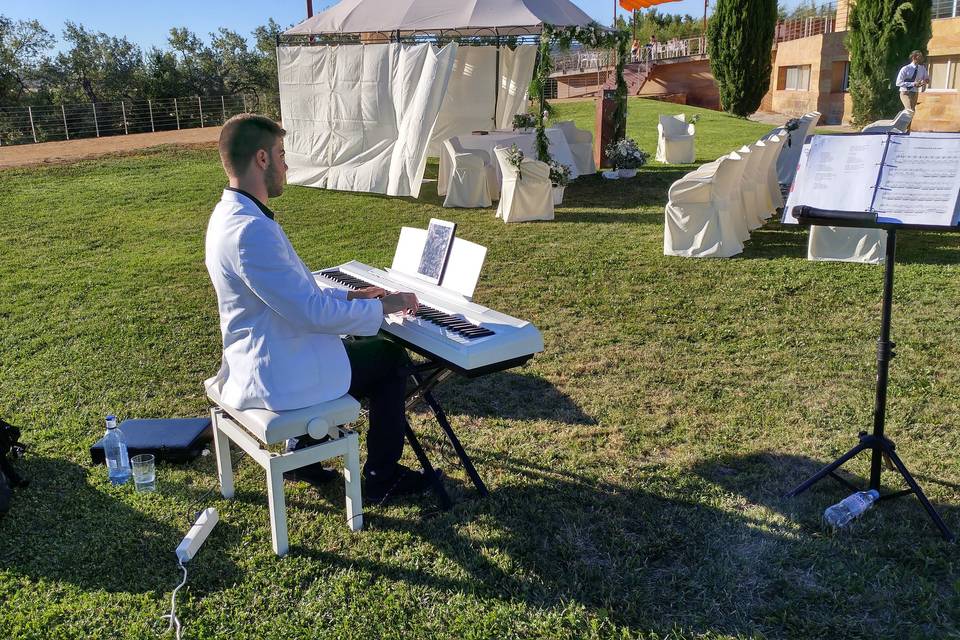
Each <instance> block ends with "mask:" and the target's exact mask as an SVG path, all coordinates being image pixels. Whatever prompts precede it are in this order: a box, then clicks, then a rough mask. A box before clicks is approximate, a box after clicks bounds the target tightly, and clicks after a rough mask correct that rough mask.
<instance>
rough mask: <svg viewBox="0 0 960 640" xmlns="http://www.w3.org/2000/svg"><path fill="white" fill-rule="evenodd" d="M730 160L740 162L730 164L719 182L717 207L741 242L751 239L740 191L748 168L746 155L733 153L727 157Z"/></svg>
mask: <svg viewBox="0 0 960 640" xmlns="http://www.w3.org/2000/svg"><path fill="white" fill-rule="evenodd" d="M727 159H728V160H739V161H740V162H733V163H728V164H727V166H728V169H727V173H726V174H725V179H724V180H721V181H720V182H717V183H716V185H715V189H716V190H717V206H718V207H719V211H720V220H721V222H723V223H724V224H726V225H727V226H728V227H730V228H731V230H732V231H733V232H734V233H736V234H737V237H738V238H740V242H746V241H747V240H749V239H750V226H749V225H748V224H747V217H746V215H745V214H744V211H743V197H742V196H741V194H740V190H741V189H742V188H743V171H744V169H746V167H747V162H746V157H745V155H741V154H740V153H739V152H737V151H732V152H730V153H729V154H728V155H727Z"/></svg>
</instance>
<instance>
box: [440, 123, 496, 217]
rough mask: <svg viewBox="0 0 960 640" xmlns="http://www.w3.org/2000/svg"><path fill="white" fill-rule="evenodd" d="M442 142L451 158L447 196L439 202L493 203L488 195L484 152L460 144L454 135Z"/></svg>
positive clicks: (469, 205) (477, 205)
mask: <svg viewBox="0 0 960 640" xmlns="http://www.w3.org/2000/svg"><path fill="white" fill-rule="evenodd" d="M443 146H444V147H445V148H446V150H447V154H448V155H449V156H450V159H451V161H452V162H451V166H450V175H449V177H448V179H447V197H446V198H445V199H444V201H443V206H445V207H465V208H483V207H489V206H490V205H491V204H493V201H492V199H491V197H490V186H489V182H490V180H489V173H488V170H487V166H488V164H489V162H488V161H489V156H487V153H486V152H485V151H483V150H474V151H467V150H466V149H464V148H463V147H462V146H460V144H459V143H458V142H457V140H456V138H450V139H448V140H444V141H443ZM484 156H486V158H484ZM491 169H492V165H491Z"/></svg>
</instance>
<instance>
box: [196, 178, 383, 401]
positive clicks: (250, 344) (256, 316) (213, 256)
mask: <svg viewBox="0 0 960 640" xmlns="http://www.w3.org/2000/svg"><path fill="white" fill-rule="evenodd" d="M206 264H207V271H208V272H209V273H210V279H211V280H212V281H213V288H214V289H215V290H216V292H217V304H218V306H219V310H220V331H221V333H222V334H223V360H222V362H221V366H220V372H219V373H218V374H217V375H216V376H214V377H213V378H210V379H209V380H207V381H206V384H207V386H208V387H209V386H210V385H218V391H219V393H220V397H221V398H222V399H223V401H224V402H225V403H226V404H228V405H230V406H232V407H236V408H237V409H249V408H254V407H258V408H265V409H270V410H273V411H283V410H287V409H299V408H301V407H307V406H310V405H314V404H318V403H321V402H326V401H328V400H332V399H334V398H339V397H340V396H342V395H343V394H345V393H346V392H347V390H348V389H349V388H350V361H349V360H348V359H347V353H346V350H345V349H344V347H343V343H342V342H341V340H340V335H345V334H350V335H359V336H366V335H375V334H376V333H377V331H378V330H379V329H380V323H381V322H382V320H383V306H382V305H381V303H380V301H379V300H376V299H372V300H351V301H348V300H347V299H346V292H345V291H343V290H338V289H334V288H324V287H321V286H319V285H318V284H317V282H316V280H314V278H313V275H312V274H311V273H310V270H309V269H308V268H307V267H306V265H305V264H303V261H302V260H300V257H299V256H298V255H297V252H296V251H294V250H293V246H292V245H291V244H290V241H289V240H288V239H287V235H286V234H285V233H284V232H283V230H282V229H281V228H280V225H278V224H277V223H276V222H274V221H273V220H271V219H270V218H268V217H267V216H266V215H264V214H263V212H262V211H261V210H260V208H259V207H258V206H257V204H256V202H255V201H254V200H253V199H252V198H248V197H247V196H245V195H243V194H241V193H237V192H235V191H230V190H225V191H224V192H223V197H222V199H221V200H220V202H219V203H218V204H217V206H216V208H214V210H213V214H212V215H211V216H210V222H209V224H208V225H207V239H206Z"/></svg>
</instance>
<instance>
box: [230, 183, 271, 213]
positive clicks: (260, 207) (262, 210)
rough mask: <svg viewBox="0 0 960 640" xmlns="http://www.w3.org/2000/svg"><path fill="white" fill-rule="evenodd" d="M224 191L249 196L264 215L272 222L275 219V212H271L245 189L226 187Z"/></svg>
mask: <svg viewBox="0 0 960 640" xmlns="http://www.w3.org/2000/svg"><path fill="white" fill-rule="evenodd" d="M224 189H225V190H226V191H233V192H234V193H239V194H240V195H244V196H247V197H248V198H250V200H252V201H253V204H255V205H257V207H258V208H259V209H260V211H261V212H262V213H263V215H265V216H267V217H268V218H270V219H271V220H273V219H274V218H273V211H271V210H270V208H269V207H268V206H267V205H265V204H263V203H262V202H260V201H259V200H257V199H256V198H254V197H253V196H252V195H250V194H249V193H247V192H246V191H244V190H243V189H237V188H236V187H224Z"/></svg>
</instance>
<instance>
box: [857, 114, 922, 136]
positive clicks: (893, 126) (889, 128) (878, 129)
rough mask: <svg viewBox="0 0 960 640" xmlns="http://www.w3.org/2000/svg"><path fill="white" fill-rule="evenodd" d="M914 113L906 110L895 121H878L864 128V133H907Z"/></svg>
mask: <svg viewBox="0 0 960 640" xmlns="http://www.w3.org/2000/svg"><path fill="white" fill-rule="evenodd" d="M913 114H914V112H913V111H910V110H909V109H904V110H903V111H901V112H900V113H898V114H897V116H896V117H895V118H894V119H893V120H877V121H876V122H871V123H870V124H868V125H867V126H865V127H864V128H863V131H862V133H905V132H906V131H907V129H909V128H910V123H911V122H913Z"/></svg>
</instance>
